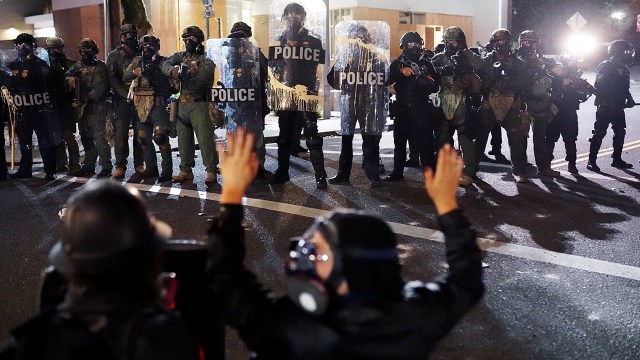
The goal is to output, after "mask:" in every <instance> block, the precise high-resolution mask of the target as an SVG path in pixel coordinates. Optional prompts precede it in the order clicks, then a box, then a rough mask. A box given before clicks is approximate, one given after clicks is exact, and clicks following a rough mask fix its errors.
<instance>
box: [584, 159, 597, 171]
mask: <svg viewBox="0 0 640 360" xmlns="http://www.w3.org/2000/svg"><path fill="white" fill-rule="evenodd" d="M587 170H591V171H593V172H598V173H599V172H600V167H599V166H598V165H597V164H596V161H595V160H589V162H588V163H587Z"/></svg>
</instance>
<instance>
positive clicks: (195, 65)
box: [160, 25, 218, 184]
mask: <svg viewBox="0 0 640 360" xmlns="http://www.w3.org/2000/svg"><path fill="white" fill-rule="evenodd" d="M182 41H183V42H184V45H185V51H178V52H176V53H174V54H173V55H171V56H170V57H169V58H168V59H167V60H165V61H164V62H162V64H161V65H160V66H161V69H162V73H163V74H165V75H166V76H170V77H172V78H173V79H175V80H177V81H179V82H180V99H179V103H180V104H179V110H178V115H179V116H178V120H179V121H178V122H177V123H176V130H177V132H178V152H179V153H180V172H179V173H178V175H175V176H173V178H172V179H173V181H176V182H183V181H188V180H193V172H192V168H193V167H194V166H195V151H196V150H195V142H194V138H193V133H194V132H195V135H196V137H197V138H198V144H199V145H200V151H201V153H202V162H203V163H204V166H205V168H206V170H207V177H206V178H205V183H206V184H215V183H217V182H218V179H217V165H218V155H217V153H216V152H215V134H214V132H213V131H214V127H213V124H212V123H211V120H210V118H209V105H208V103H207V90H208V89H210V88H211V86H212V85H213V72H214V70H215V65H214V64H213V62H212V61H211V60H209V59H207V58H206V56H205V55H204V46H203V45H202V42H203V41H204V33H203V32H202V29H200V28H199V27H197V26H195V25H190V26H187V27H186V28H185V29H184V30H183V31H182Z"/></svg>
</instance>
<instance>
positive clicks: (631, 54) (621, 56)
mask: <svg viewBox="0 0 640 360" xmlns="http://www.w3.org/2000/svg"><path fill="white" fill-rule="evenodd" d="M607 52H608V53H609V56H610V57H611V58H614V59H618V60H620V61H621V62H622V63H623V64H625V65H627V66H631V65H633V63H634V58H635V55H636V50H635V49H634V48H633V44H631V43H630V42H629V41H627V40H615V41H614V42H612V43H611V44H610V45H609V47H608V48H607Z"/></svg>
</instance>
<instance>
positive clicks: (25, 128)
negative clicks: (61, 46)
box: [3, 33, 59, 180]
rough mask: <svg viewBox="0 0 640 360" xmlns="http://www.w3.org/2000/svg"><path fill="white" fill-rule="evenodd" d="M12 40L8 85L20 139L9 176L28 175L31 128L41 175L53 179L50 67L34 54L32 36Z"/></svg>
mask: <svg viewBox="0 0 640 360" xmlns="http://www.w3.org/2000/svg"><path fill="white" fill-rule="evenodd" d="M13 43H14V44H15V46H16V49H17V50H18V58H17V59H15V60H14V61H12V62H11V63H10V64H9V70H10V71H11V78H10V80H9V86H8V88H9V91H10V92H11V95H12V96H13V103H14V104H15V105H16V106H17V109H18V113H17V122H16V134H17V136H18V141H19V142H20V169H19V170H18V172H16V173H14V174H11V175H10V177H11V178H12V179H22V178H29V177H31V176H32V173H31V171H32V166H33V146H32V136H33V132H34V131H35V133H36V135H37V137H38V149H39V150H40V155H41V156H42V162H43V164H44V172H45V177H44V178H45V180H53V179H55V172H56V149H55V146H56V143H55V136H56V132H59V127H58V124H57V119H56V116H55V115H56V114H55V97H54V91H55V90H54V87H53V79H52V77H51V68H50V67H49V65H47V63H46V62H44V60H42V59H40V58H38V57H37V56H36V55H35V54H34V51H35V49H36V47H37V43H36V39H35V38H34V37H33V35H31V34H26V33H22V34H20V35H18V37H16V38H15V40H13ZM3 136H4V135H3Z"/></svg>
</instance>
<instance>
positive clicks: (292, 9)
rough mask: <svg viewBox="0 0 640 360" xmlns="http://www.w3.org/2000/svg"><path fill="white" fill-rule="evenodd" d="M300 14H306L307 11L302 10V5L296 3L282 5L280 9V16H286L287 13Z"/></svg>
mask: <svg viewBox="0 0 640 360" xmlns="http://www.w3.org/2000/svg"><path fill="white" fill-rule="evenodd" d="M292 13H293V14H302V15H303V16H306V15H307V12H306V11H305V10H304V7H303V6H302V5H300V4H298V3H290V4H288V5H287V6H285V7H284V10H283V11H282V16H283V17H284V16H287V15H288V14H292Z"/></svg>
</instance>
